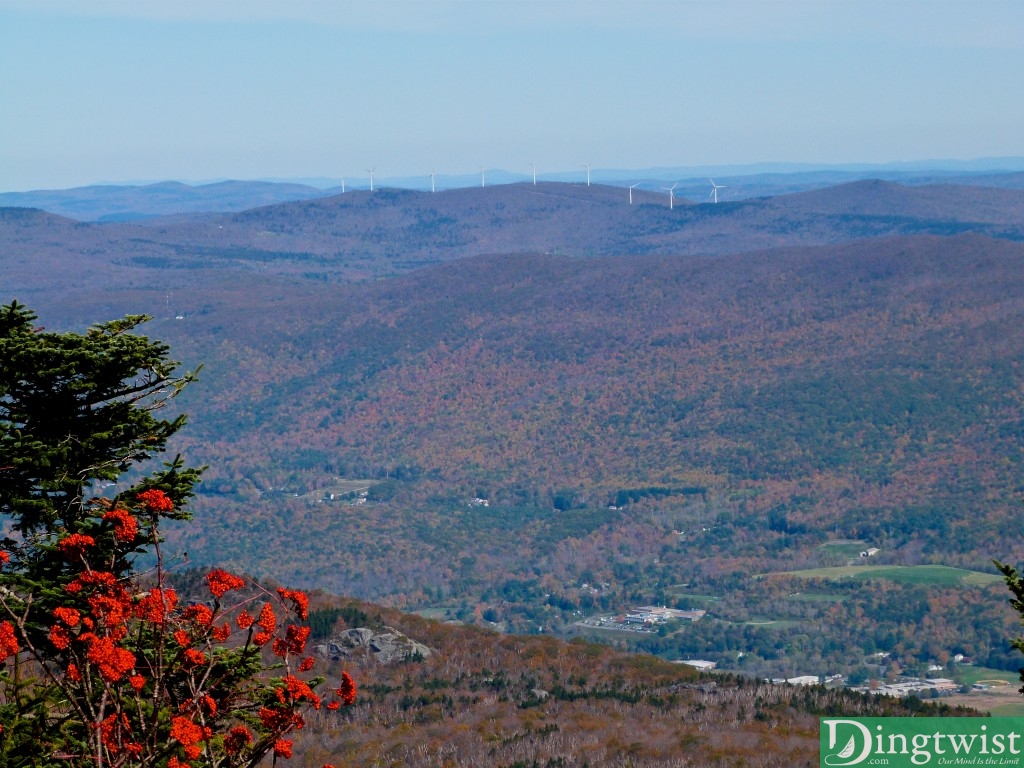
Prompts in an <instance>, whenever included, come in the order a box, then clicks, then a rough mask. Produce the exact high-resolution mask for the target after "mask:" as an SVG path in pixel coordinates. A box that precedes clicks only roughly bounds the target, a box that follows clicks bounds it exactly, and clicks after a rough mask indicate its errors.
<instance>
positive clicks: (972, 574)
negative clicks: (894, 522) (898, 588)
mask: <svg viewBox="0 0 1024 768" xmlns="http://www.w3.org/2000/svg"><path fill="white" fill-rule="evenodd" d="M775 575H779V576H793V577H796V578H798V579H831V580H832V581H839V580H840V579H888V580H889V581H895V582H897V583H899V584H923V585H928V586H936V587H962V586H963V587H984V586H988V585H990V584H996V583H998V582H1001V581H1002V580H1003V577H1002V576H1000V575H998V574H995V573H982V572H981V571H967V570H964V569H963V568H951V567H950V566H948V565H847V566H838V567H835V568H808V569H806V570H802V571H781V572H779V573H777V574H775Z"/></svg>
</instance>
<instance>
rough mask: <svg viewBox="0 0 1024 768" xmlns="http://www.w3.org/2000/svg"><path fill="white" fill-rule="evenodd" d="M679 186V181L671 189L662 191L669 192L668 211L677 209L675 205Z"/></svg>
mask: <svg viewBox="0 0 1024 768" xmlns="http://www.w3.org/2000/svg"><path fill="white" fill-rule="evenodd" d="M678 186H679V182H678V181H677V182H676V183H675V184H673V185H672V186H671V187H662V189H667V190H668V209H669V210H670V211H671V210H672V209H673V208H675V204H676V187H678Z"/></svg>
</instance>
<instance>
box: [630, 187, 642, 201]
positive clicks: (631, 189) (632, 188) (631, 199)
mask: <svg viewBox="0 0 1024 768" xmlns="http://www.w3.org/2000/svg"><path fill="white" fill-rule="evenodd" d="M640 184H641V182H639V181H638V182H637V183H636V184H634V185H633V186H632V187H630V188H629V204H630V205H632V204H633V190H634V189H636V188H637V187H639V186H640Z"/></svg>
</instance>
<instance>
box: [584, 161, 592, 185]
mask: <svg viewBox="0 0 1024 768" xmlns="http://www.w3.org/2000/svg"><path fill="white" fill-rule="evenodd" d="M583 167H584V168H586V169H587V186H588V187H589V186H590V163H587V164H586V165H584V166H583Z"/></svg>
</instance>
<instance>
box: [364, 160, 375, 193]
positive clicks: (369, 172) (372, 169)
mask: <svg viewBox="0 0 1024 768" xmlns="http://www.w3.org/2000/svg"><path fill="white" fill-rule="evenodd" d="M376 170H377V166H374V167H373V168H367V169H366V172H367V173H368V174H370V191H371V192H373V172H374V171H376Z"/></svg>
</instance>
